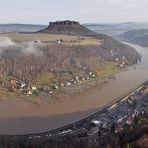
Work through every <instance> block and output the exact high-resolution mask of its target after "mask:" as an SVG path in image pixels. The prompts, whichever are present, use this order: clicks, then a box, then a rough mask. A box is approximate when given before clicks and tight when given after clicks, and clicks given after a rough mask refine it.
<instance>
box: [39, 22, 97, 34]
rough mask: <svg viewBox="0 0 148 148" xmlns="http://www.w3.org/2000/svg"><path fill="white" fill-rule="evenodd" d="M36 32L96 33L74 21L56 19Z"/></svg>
mask: <svg viewBox="0 0 148 148" xmlns="http://www.w3.org/2000/svg"><path fill="white" fill-rule="evenodd" d="M37 32H41V33H50V34H68V35H83V36H85V35H96V34H97V33H96V32H93V31H91V30H89V29H87V28H85V27H84V26H82V25H80V24H79V23H78V22H75V21H69V20H68V21H57V22H50V23H49V26H48V27H47V28H45V29H42V30H39V31H37Z"/></svg>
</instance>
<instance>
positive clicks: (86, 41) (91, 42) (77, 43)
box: [62, 39, 101, 46]
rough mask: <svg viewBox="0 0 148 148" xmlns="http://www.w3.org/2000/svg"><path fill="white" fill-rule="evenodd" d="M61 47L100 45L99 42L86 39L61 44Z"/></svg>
mask: <svg viewBox="0 0 148 148" xmlns="http://www.w3.org/2000/svg"><path fill="white" fill-rule="evenodd" d="M62 44H63V45H68V46H74V45H81V46H86V45H101V41H99V40H97V39H87V40H80V41H79V42H63V43H62Z"/></svg>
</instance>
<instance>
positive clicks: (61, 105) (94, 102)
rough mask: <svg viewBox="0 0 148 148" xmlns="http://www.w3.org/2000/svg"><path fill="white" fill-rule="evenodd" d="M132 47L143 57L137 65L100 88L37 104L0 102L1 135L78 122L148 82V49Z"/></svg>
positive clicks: (12, 101) (30, 131) (45, 100)
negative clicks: (142, 83) (145, 81)
mask: <svg viewBox="0 0 148 148" xmlns="http://www.w3.org/2000/svg"><path fill="white" fill-rule="evenodd" d="M130 45H131V46H133V47H134V48H135V49H136V50H137V51H138V52H140V53H141V55H142V60H141V63H140V64H139V65H136V66H133V67H131V68H129V70H128V71H124V72H122V73H118V74H116V75H115V78H114V79H109V80H107V82H106V83H105V84H104V85H102V86H101V87H100V86H99V87H98V86H96V87H93V88H92V89H90V90H88V91H86V92H84V93H82V94H80V95H77V96H71V95H69V96H68V95H67V96H66V97H61V98H58V99H56V98H46V99H44V98H43V100H41V101H40V102H39V104H36V103H34V102H32V100H30V99H27V100H26V99H6V100H1V101H0V134H26V133H36V132H42V131H47V130H50V129H54V128H56V127H59V126H62V125H66V124H68V123H71V122H73V121H75V120H78V119H81V118H83V117H85V116H87V115H88V114H90V113H92V112H94V111H96V110H97V109H98V108H100V107H102V106H103V105H105V104H107V103H109V102H111V101H112V100H114V99H115V98H117V97H119V96H121V95H123V94H124V93H126V92H127V91H128V90H130V89H132V88H134V87H135V86H137V85H138V84H140V83H141V82H143V81H144V80H146V79H147V78H148V48H143V47H140V46H137V45H133V44H130Z"/></svg>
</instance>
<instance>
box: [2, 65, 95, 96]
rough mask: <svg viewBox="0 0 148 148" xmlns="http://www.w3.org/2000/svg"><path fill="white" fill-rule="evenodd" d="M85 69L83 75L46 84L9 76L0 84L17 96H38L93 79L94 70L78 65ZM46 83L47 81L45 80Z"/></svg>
mask: <svg viewBox="0 0 148 148" xmlns="http://www.w3.org/2000/svg"><path fill="white" fill-rule="evenodd" d="M80 68H81V69H83V70H84V71H85V75H82V74H80V75H78V76H75V77H73V78H72V79H69V80H65V81H61V80H58V79H57V80H56V83H55V82H53V84H50V85H46V86H38V84H32V83H30V82H25V81H20V80H17V79H15V78H13V79H12V78H10V79H8V80H6V79H5V80H1V81H0V86H1V87H2V88H4V89H7V90H8V91H10V92H11V93H15V94H18V96H22V95H25V96H31V95H32V96H38V95H41V94H53V93H54V92H56V91H58V90H59V89H60V88H65V87H70V86H73V85H76V84H82V83H84V82H87V81H90V80H93V79H95V78H96V77H97V75H96V74H95V73H94V72H91V71H88V70H87V68H85V67H80ZM47 83H48V82H47Z"/></svg>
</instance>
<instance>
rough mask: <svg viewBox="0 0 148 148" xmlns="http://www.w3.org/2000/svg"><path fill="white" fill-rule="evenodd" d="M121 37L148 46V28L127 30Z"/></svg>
mask: <svg viewBox="0 0 148 148" xmlns="http://www.w3.org/2000/svg"><path fill="white" fill-rule="evenodd" d="M119 38H120V39H122V40H124V41H128V42H131V43H135V44H138V45H140V46H144V47H148V29H139V30H131V31H127V32H125V33H123V34H121V35H120V36H119Z"/></svg>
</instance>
